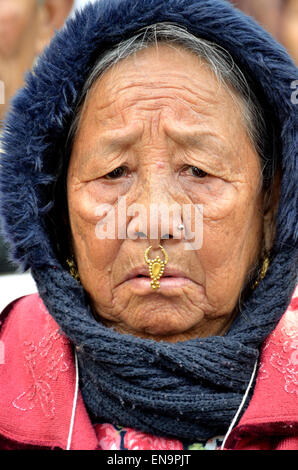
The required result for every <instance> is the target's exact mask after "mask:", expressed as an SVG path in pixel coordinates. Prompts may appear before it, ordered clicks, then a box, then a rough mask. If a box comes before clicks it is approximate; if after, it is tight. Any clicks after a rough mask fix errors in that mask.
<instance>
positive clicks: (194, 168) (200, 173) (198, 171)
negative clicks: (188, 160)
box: [188, 166, 208, 178]
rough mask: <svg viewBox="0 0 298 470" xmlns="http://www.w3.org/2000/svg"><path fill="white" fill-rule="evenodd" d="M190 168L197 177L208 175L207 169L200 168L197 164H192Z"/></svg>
mask: <svg viewBox="0 0 298 470" xmlns="http://www.w3.org/2000/svg"><path fill="white" fill-rule="evenodd" d="M188 169H189V170H190V171H191V175H192V176H195V177H196V178H204V177H205V176H207V175H208V173H206V171H204V170H201V168H198V167H197V166H190V167H189V168H188Z"/></svg>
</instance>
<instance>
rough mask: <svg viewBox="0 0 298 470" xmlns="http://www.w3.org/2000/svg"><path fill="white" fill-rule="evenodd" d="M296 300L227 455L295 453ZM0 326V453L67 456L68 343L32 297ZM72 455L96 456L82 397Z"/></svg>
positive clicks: (71, 376) (9, 311) (274, 338)
mask: <svg viewBox="0 0 298 470" xmlns="http://www.w3.org/2000/svg"><path fill="white" fill-rule="evenodd" d="M297 296H298V290H297V289H296V295H295V294H294V296H293V299H292V303H291V305H290V306H289V308H288V310H287V312H286V313H285V314H284V315H283V317H282V319H281V321H280V322H279V324H278V326H277V328H276V329H275V331H274V332H273V333H272V334H271V335H270V336H269V337H268V338H267V341H266V342H265V344H264V346H263V348H262V353H261V359H260V365H259V369H258V375H257V381H256V386H255V389H254V393H253V397H252V399H251V401H250V403H249V406H248V408H247V410H246V411H245V413H244V414H243V416H242V418H241V420H240V422H239V424H238V425H237V426H236V427H235V428H234V429H233V431H232V432H231V434H230V435H229V437H228V440H227V442H226V449H233V450H238V449H241V450H244V449H259V450H272V449H274V450H298V400H297V398H298V317H297V311H298V297H297ZM0 319H1V323H2V325H1V330H0V390H1V393H0V449H30V448H36V449H40V448H51V449H57V448H59V449H66V446H67V440H68V435H69V429H70V421H71V416H72V407H73V402H74V394H75V365H74V359H73V351H72V348H71V345H70V343H69V341H68V340H67V339H66V338H65V337H64V336H63V335H62V334H60V332H59V327H58V325H57V324H56V322H55V321H54V320H53V318H52V317H51V316H50V315H49V313H48V312H47V310H46V309H45V307H44V304H43V302H42V300H41V299H40V298H39V296H38V295H37V294H34V295H30V296H27V297H23V298H21V299H18V300H16V301H15V302H13V303H12V304H10V305H9V306H8V307H7V308H6V309H5V310H4V312H3V314H2V315H1V317H0ZM71 449H73V450H75V449H77V450H80V449H85V450H95V449H98V438H97V435H96V430H95V428H94V427H93V425H92V423H91V421H90V419H89V416H88V413H87V411H86V408H85V406H84V402H83V399H82V396H81V394H80V392H79V394H78V401H77V406H76V411H75V415H74V423H73V434H72V439H71Z"/></svg>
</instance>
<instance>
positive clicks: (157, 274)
mask: <svg viewBox="0 0 298 470" xmlns="http://www.w3.org/2000/svg"><path fill="white" fill-rule="evenodd" d="M151 248H152V246H149V248H147V249H146V251H145V261H146V263H147V264H148V265H149V274H150V277H151V283H150V284H151V287H152V290H156V289H158V288H159V287H160V283H159V279H160V278H161V276H162V275H163V273H164V270H165V265H166V264H167V262H168V259H169V258H168V255H167V252H166V251H165V249H164V248H163V247H162V246H161V245H159V248H160V249H161V251H162V252H163V255H164V257H165V259H164V261H162V260H161V259H160V257H159V256H156V258H154V259H149V258H148V254H149V251H150V250H151Z"/></svg>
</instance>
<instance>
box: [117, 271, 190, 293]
mask: <svg viewBox="0 0 298 470" xmlns="http://www.w3.org/2000/svg"><path fill="white" fill-rule="evenodd" d="M124 282H125V283H127V284H129V285H130V286H131V287H134V288H135V289H145V290H146V291H149V292H152V288H151V277H150V276H149V272H148V268H147V269H146V268H144V267H139V268H134V269H133V270H132V271H131V272H130V273H128V275H127V276H126V278H125V281H124ZM191 282H192V281H191V279H190V278H189V277H188V276H187V275H186V273H185V272H183V271H180V270H177V269H174V268H172V267H167V266H166V267H165V272H164V274H163V276H162V277H161V278H160V279H159V283H160V287H159V289H157V290H156V292H157V291H160V290H165V289H166V290H168V289H173V288H181V287H183V286H185V285H187V284H189V283H191Z"/></svg>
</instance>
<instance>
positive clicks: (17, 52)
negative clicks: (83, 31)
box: [0, 0, 298, 311]
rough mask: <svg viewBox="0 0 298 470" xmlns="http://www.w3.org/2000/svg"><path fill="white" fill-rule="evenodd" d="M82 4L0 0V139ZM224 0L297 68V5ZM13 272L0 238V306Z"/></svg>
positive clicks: (295, 0) (285, 0)
mask: <svg viewBox="0 0 298 470" xmlns="http://www.w3.org/2000/svg"><path fill="white" fill-rule="evenodd" d="M88 1H90V0H0V136H1V126H2V122H3V119H4V118H5V115H6V113H7V110H8V109H9V105H10V100H11V98H12V97H13V95H14V94H15V93H16V91H17V90H18V89H19V88H20V87H22V85H23V82H24V76H25V74H26V71H27V70H29V69H30V68H31V67H32V65H34V63H35V61H36V60H37V57H38V55H39V54H40V53H41V52H42V51H43V49H44V47H45V46H46V45H47V44H48V43H49V41H50V40H51V38H52V37H53V35H54V34H55V31H56V30H58V29H60V28H61V27H63V24H64V22H65V20H66V18H67V17H68V16H69V15H72V14H74V11H75V10H76V9H78V8H81V7H82V6H84V4H86V3H87V2H88ZM91 1H92V0H91ZM227 1H231V2H232V3H233V4H234V5H235V6H236V7H237V8H239V9H241V10H243V11H244V12H245V13H246V14H248V15H250V16H252V17H254V18H255V19H256V20H257V21H258V22H259V23H260V24H261V25H262V26H263V27H264V28H265V29H267V30H268V31H269V32H270V33H271V34H272V36H274V37H275V38H276V39H277V40H278V41H279V42H280V43H282V44H283V45H284V46H285V47H286V48H287V50H288V51H289V53H290V54H291V55H292V57H293V59H294V61H296V63H297V65H298V0H227ZM15 272H16V267H15V266H13V265H12V264H11V263H10V262H9V260H8V257H7V249H6V247H5V244H4V242H3V239H2V238H1V235H0V304H1V293H2V292H3V289H5V287H4V283H3V282H2V281H3V280H4V278H7V276H4V274H5V275H6V274H11V273H15ZM1 275H2V276H1ZM28 281H29V283H30V285H29V287H26V286H25V285H24V284H23V285H24V289H25V290H26V292H25V293H27V291H28V288H29V290H30V288H31V289H34V287H33V285H32V282H33V281H32V279H30V278H28ZM17 294H18V293H17ZM19 294H20V295H23V293H22V292H19ZM14 297H15V295H14ZM0 309H1V305H0ZM0 311H1V310H0Z"/></svg>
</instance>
